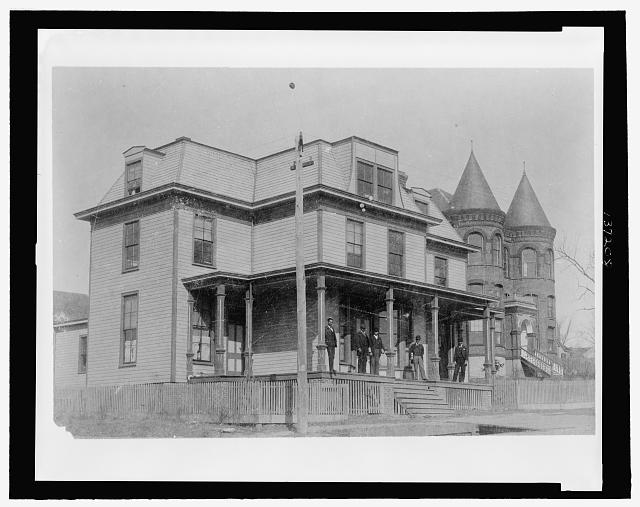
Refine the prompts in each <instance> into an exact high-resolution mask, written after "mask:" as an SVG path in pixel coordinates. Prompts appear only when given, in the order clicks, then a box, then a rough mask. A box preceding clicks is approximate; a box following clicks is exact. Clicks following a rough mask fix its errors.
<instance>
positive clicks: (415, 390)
mask: <svg viewBox="0 0 640 507" xmlns="http://www.w3.org/2000/svg"><path fill="white" fill-rule="evenodd" d="M393 397H394V404H395V412H396V413H397V414H406V415H416V416H422V417H427V416H434V415H446V414H452V413H453V412H454V410H453V409H452V408H449V404H448V403H447V401H446V400H445V399H444V398H443V397H442V396H441V395H440V394H438V392H437V391H436V389H435V388H434V387H433V386H431V385H429V384H427V383H425V382H416V381H411V380H403V381H396V382H395V383H394V385H393Z"/></svg>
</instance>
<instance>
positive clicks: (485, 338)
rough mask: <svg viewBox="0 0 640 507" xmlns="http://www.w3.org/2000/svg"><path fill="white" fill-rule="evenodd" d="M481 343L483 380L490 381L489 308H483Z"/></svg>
mask: <svg viewBox="0 0 640 507" xmlns="http://www.w3.org/2000/svg"><path fill="white" fill-rule="evenodd" d="M482 343H483V344H484V378H485V379H486V380H491V370H492V368H493V366H492V365H491V337H490V330H489V307H488V306H485V307H484V315H483V317H482Z"/></svg>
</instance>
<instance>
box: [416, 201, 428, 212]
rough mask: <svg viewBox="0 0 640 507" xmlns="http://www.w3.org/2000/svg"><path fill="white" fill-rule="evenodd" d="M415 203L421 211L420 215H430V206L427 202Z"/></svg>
mask: <svg viewBox="0 0 640 507" xmlns="http://www.w3.org/2000/svg"><path fill="white" fill-rule="evenodd" d="M415 203H416V206H417V207H418V209H419V210H420V213H423V214H425V215H428V214H429V205H428V204H427V203H426V202H422V201H415Z"/></svg>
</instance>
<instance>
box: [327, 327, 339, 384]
mask: <svg viewBox="0 0 640 507" xmlns="http://www.w3.org/2000/svg"><path fill="white" fill-rule="evenodd" d="M337 343H338V342H337V340H336V332H335V331H334V329H333V319H332V318H331V317H329V318H328V319H327V327H326V328H325V329H324V344H325V345H326V346H327V354H328V355H329V371H330V372H331V373H335V372H336V370H335V369H334V368H333V359H334V358H335V357H336V345H337Z"/></svg>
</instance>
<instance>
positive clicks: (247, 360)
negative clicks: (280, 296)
mask: <svg viewBox="0 0 640 507" xmlns="http://www.w3.org/2000/svg"><path fill="white" fill-rule="evenodd" d="M244 309H245V310H244V328H245V331H244V337H245V344H244V352H242V355H243V356H244V374H245V376H247V377H253V291H252V287H251V285H249V290H248V291H247V292H246V294H245V298H244Z"/></svg>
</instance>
